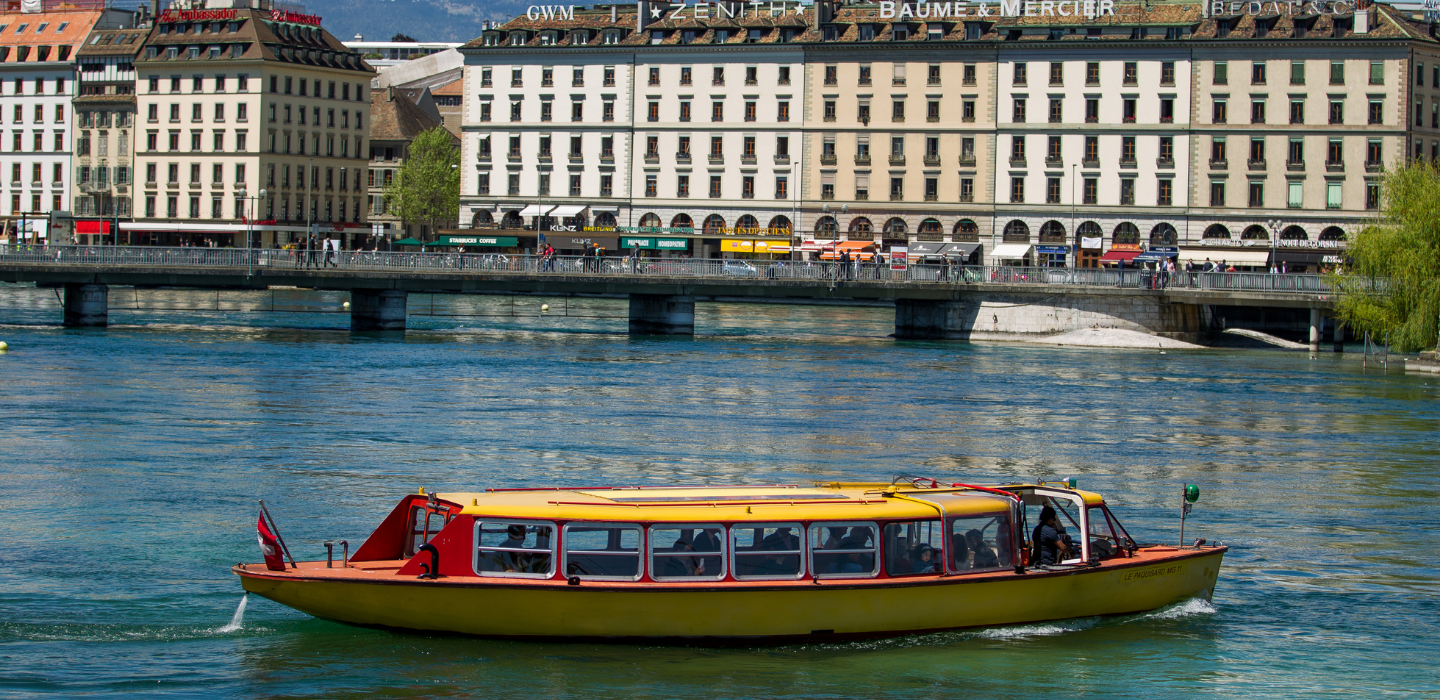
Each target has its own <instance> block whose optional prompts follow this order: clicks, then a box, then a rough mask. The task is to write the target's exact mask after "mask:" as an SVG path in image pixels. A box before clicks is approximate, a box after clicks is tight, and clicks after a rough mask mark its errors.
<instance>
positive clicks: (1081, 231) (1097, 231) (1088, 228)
mask: <svg viewBox="0 0 1440 700" xmlns="http://www.w3.org/2000/svg"><path fill="white" fill-rule="evenodd" d="M1104 235H1105V229H1102V228H1100V224H1097V223H1095V222H1094V221H1086V222H1085V223H1083V224H1080V227H1079V228H1077V229H1075V240H1077V241H1078V240H1080V239H1081V238H1101V237H1103V236H1104Z"/></svg>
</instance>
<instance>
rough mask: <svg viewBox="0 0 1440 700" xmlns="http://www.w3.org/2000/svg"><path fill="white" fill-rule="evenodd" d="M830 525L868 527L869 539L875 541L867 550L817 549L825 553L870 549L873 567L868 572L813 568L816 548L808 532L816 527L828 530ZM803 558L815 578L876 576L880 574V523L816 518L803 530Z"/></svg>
mask: <svg viewBox="0 0 1440 700" xmlns="http://www.w3.org/2000/svg"><path fill="white" fill-rule="evenodd" d="M832 527H843V528H853V527H868V528H870V540H871V541H872V542H874V543H875V546H874V547H872V548H871V549H869V550H863V549H834V550H831V549H822V550H818V551H821V552H825V553H827V554H828V553H830V552H832V551H833V552H864V551H870V552H871V553H873V554H874V555H875V565H874V568H873V569H871V570H870V573H865V572H863V571H862V572H860V573H856V574H826V573H821V572H820V570H819V569H817V568H815V552H816V551H817V550H816V549H815V546H814V543H813V542H811V540H810V532H811V531H812V530H816V529H820V530H822V531H823V530H828V529H829V528H832ZM805 559H806V564H805V565H806V567H807V568H809V569H810V570H811V571H814V572H815V578H817V579H822V578H823V579H843V578H875V577H876V576H879V575H880V524H879V523H876V522H873V521H865V520H856V521H845V522H827V521H820V520H817V521H815V522H812V523H810V526H809V527H807V528H806V530H805Z"/></svg>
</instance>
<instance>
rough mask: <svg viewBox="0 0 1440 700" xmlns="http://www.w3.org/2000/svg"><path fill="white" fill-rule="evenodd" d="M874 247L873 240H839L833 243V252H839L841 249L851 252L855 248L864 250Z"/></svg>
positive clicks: (855, 249)
mask: <svg viewBox="0 0 1440 700" xmlns="http://www.w3.org/2000/svg"><path fill="white" fill-rule="evenodd" d="M874 247H875V241H840V242H839V243H837V244H835V252H837V253H839V252H840V251H842V250H848V251H850V252H852V253H853V252H855V251H857V250H864V249H866V248H874Z"/></svg>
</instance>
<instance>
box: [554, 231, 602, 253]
mask: <svg viewBox="0 0 1440 700" xmlns="http://www.w3.org/2000/svg"><path fill="white" fill-rule="evenodd" d="M544 242H545V244H546V245H549V246H551V247H553V248H555V252H557V253H559V254H561V255H579V254H581V253H583V252H585V250H586V249H587V248H593V247H594V246H596V245H599V246H600V247H601V248H604V249H605V253H606V254H607V255H614V254H615V253H616V252H617V251H619V250H620V239H619V238H618V237H614V236H604V235H598V236H597V235H589V234H575V233H547V234H545V240H544Z"/></svg>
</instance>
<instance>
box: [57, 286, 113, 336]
mask: <svg viewBox="0 0 1440 700" xmlns="http://www.w3.org/2000/svg"><path fill="white" fill-rule="evenodd" d="M109 322H110V287H108V286H106V285H103V284H67V285H65V325H67V326H73V327H78V328H83V327H95V326H98V327H101V328H104V327H105V326H106V325H108V324H109Z"/></svg>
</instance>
